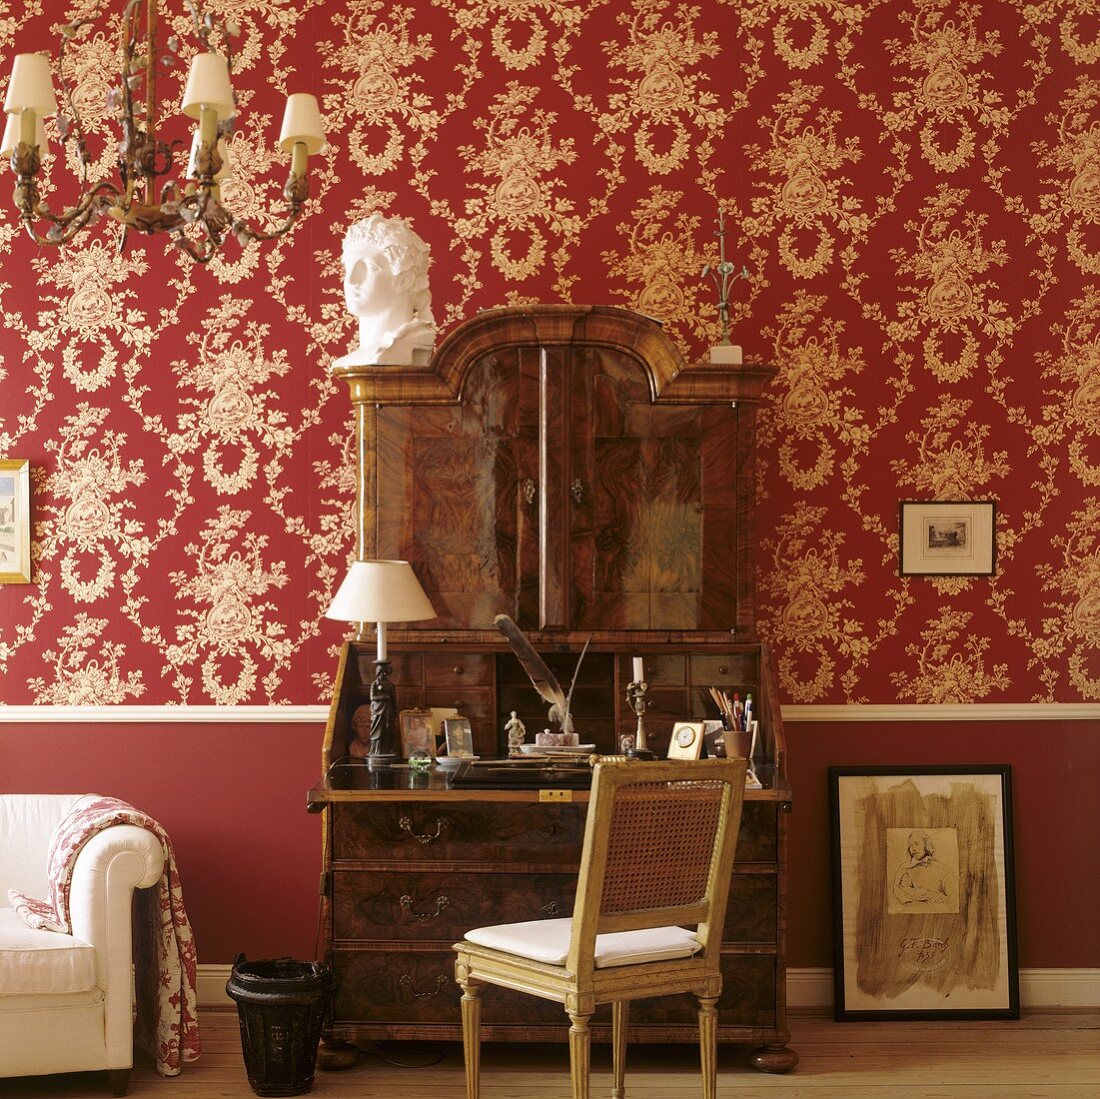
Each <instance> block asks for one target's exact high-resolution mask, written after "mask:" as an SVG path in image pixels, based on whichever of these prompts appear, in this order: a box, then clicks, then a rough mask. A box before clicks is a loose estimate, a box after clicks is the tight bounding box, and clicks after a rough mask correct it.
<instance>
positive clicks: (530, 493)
mask: <svg viewBox="0 0 1100 1099" xmlns="http://www.w3.org/2000/svg"><path fill="white" fill-rule="evenodd" d="M522 487H523V499H524V500H525V501H526V502H527V506H528V507H530V506H531V505H532V504H533V503H534V502H535V496H536V494H537V492H538V489H537V488H536V486H535V482H534V480H533V479H532V478H530V477H528V478H526V480H524V482H523V486H522Z"/></svg>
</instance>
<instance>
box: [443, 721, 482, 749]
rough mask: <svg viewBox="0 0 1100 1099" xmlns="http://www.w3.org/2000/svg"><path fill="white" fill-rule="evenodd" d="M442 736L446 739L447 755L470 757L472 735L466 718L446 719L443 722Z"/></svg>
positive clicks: (472, 746)
mask: <svg viewBox="0 0 1100 1099" xmlns="http://www.w3.org/2000/svg"><path fill="white" fill-rule="evenodd" d="M443 735H444V736H445V737H446V738H447V755H449V756H472V755H473V754H474V734H473V731H472V730H471V729H470V719H469V718H468V717H448V718H444V720H443Z"/></svg>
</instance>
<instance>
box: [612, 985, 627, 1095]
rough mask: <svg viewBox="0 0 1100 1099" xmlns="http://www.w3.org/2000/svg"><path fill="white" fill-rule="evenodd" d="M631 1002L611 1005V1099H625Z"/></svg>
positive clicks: (623, 1001) (619, 1001)
mask: <svg viewBox="0 0 1100 1099" xmlns="http://www.w3.org/2000/svg"><path fill="white" fill-rule="evenodd" d="M629 1018H630V1001H629V1000H616V1001H615V1002H614V1003H613V1004H612V1005H611V1099H625V1096H626V1086H625V1084H624V1080H625V1078H626V1027H627V1021H628V1020H629Z"/></svg>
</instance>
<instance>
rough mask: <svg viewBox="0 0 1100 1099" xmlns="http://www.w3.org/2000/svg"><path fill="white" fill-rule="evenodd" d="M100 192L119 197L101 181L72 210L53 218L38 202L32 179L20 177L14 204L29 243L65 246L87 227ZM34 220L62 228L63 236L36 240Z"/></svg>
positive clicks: (46, 208)
mask: <svg viewBox="0 0 1100 1099" xmlns="http://www.w3.org/2000/svg"><path fill="white" fill-rule="evenodd" d="M20 191H22V192H23V193H24V194H25V196H26V197H25V199H20V198H19V197H18V196H19V193H20ZM101 192H102V193H109V194H112V195H114V196H117V195H118V194H119V190H118V188H117V187H115V185H114V184H113V183H111V182H110V181H108V180H104V181H103V182H102V183H98V184H96V186H95V187H93V188H92V190H90V191H88V192H86V193H85V195H84V197H83V198H82V199H81V200H80V202H79V203H77V205H76V206H73V207H72V208H71V209H69V210H65V211H63V212H62V213H60V214H55V213H54V212H53V211H52V210H51V209H50V208H49V207H48V206H47V205H45V204H44V203H42V202H39V201H38V188H37V187H35V186H34V177H33V176H26V175H22V176H20V185H19V186H17V187H16V195H17V199H16V202H17V205H18V206H19V211H20V217H21V219H22V221H23V226H24V228H25V229H26V230H27V232H28V233H29V234H30V236H31V237H32V239H33V240H35V241H37V242H38V243H39V244H43V243H44V244H65V243H67V242H68V241H70V240H72V238H73V237H74V236H75V235H76V234H77V233H78V232H79V231H80V230H81V229H83V228H84V226H85V225H87V224H88V221H89V219H90V218H91V216H92V213H93V212H94V208H95V205H96V203H97V200H98V198H99V195H100V193H101ZM36 219H39V220H42V221H48V222H49V223H50V224H51V225H55V226H58V225H59V226H64V228H65V232H64V233H62V234H61V235H59V236H55V237H53V238H50V237H49V236H46V237H43V236H40V235H39V233H38V232H37V231H36V230H35V228H34V225H33V222H34V221H35V220H36Z"/></svg>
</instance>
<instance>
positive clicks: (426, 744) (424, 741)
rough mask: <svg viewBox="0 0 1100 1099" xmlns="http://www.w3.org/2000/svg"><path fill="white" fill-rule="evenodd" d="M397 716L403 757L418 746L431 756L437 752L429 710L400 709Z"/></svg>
mask: <svg viewBox="0 0 1100 1099" xmlns="http://www.w3.org/2000/svg"><path fill="white" fill-rule="evenodd" d="M398 718H399V720H400V724H401V755H402V756H403V757H404V758H405V759H408V758H409V757H410V756H411V755H412V754H413V752H415V751H416V750H417V749H418V748H422V749H423V750H424V751H425V752H428V753H429V754H430V755H432V756H436V755H438V754H439V751H438V747H439V746H438V743H437V741H436V735H435V727H434V725H433V724H432V711H431V710H427V709H424V710H417V709H413V710H402V711H401V713H400V714H399V715H398Z"/></svg>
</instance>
